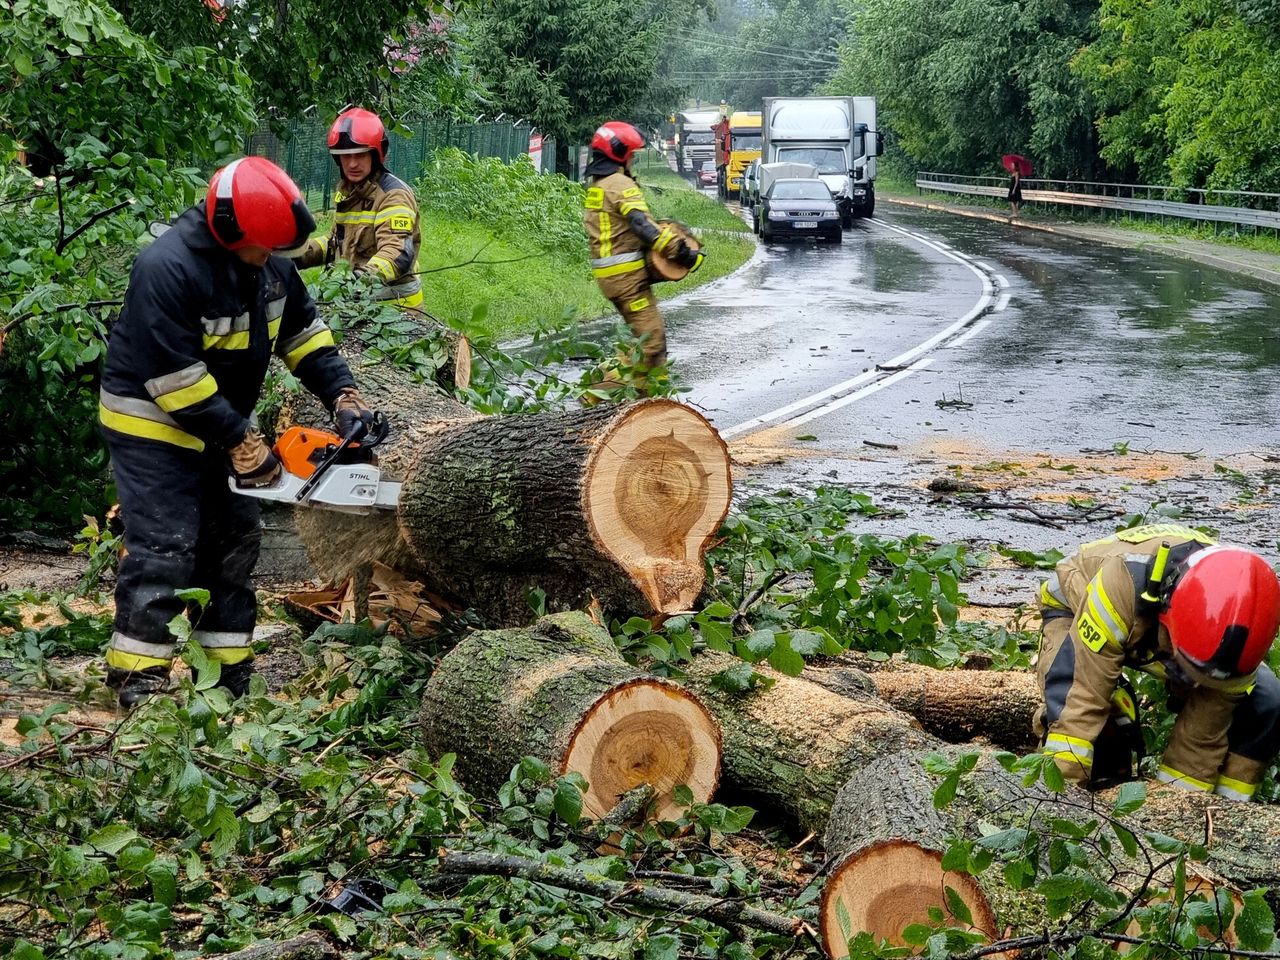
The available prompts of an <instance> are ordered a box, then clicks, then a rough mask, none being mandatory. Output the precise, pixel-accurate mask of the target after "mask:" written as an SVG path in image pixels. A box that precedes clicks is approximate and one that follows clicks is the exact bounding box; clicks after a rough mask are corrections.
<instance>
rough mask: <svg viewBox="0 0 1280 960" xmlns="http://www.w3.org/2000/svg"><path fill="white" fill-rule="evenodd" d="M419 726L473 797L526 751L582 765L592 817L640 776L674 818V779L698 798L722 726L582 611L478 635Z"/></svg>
mask: <svg viewBox="0 0 1280 960" xmlns="http://www.w3.org/2000/svg"><path fill="white" fill-rule="evenodd" d="M422 729H423V736H424V741H425V745H426V747H427V749H428V750H430V751H431V752H432V754H434V755H436V756H439V755H441V754H445V753H453V754H455V755H456V756H457V761H456V766H455V769H456V770H457V772H458V777H459V779H460V780H461V781H462V782H463V783H464V784H466V785H467V787H468V788H469V789H470V790H472V791H473V792H476V793H485V794H493V793H495V792H496V791H497V789H498V787H500V786H501V785H502V784H503V783H504V782H506V780H507V778H508V776H509V775H510V772H511V770H512V768H513V767H514V766H515V765H516V764H517V763H519V762H520V759H521V758H522V757H524V756H534V757H537V758H539V759H540V760H543V761H544V762H546V763H547V764H548V765H550V766H551V768H552V769H553V770H554V771H555V772H556V773H557V774H563V773H567V772H570V771H576V772H578V773H581V774H582V775H583V776H584V777H585V778H586V779H587V781H588V783H589V785H590V789H589V790H588V792H587V794H586V796H585V797H584V801H583V813H584V814H585V815H586V816H589V817H591V818H593V819H600V818H601V817H603V816H604V815H605V814H607V813H608V812H609V811H610V810H612V809H613V808H614V807H615V806H616V804H617V803H618V801H619V799H620V798H621V797H622V795H623V794H625V793H626V792H627V791H629V790H631V789H633V788H635V787H637V786H639V785H640V784H644V783H647V784H650V785H651V786H652V787H653V789H654V791H655V793H656V799H655V801H654V807H655V808H656V815H657V816H658V817H659V818H670V817H672V816H674V815H675V812H676V811H677V810H678V809H680V807H679V805H677V804H676V803H675V801H674V799H673V791H674V788H675V787H676V786H677V785H680V784H684V785H686V786H688V787H689V789H690V790H691V791H692V792H693V795H694V798H695V800H697V801H698V802H705V801H706V800H708V799H709V798H710V797H711V795H712V794H713V793H714V792H715V788H716V784H717V782H718V780H719V774H720V732H719V729H718V728H717V726H716V723H715V720H714V718H713V717H712V716H711V714H710V713H709V712H708V711H707V709H706V707H704V706H703V705H702V703H701V702H700V701H699V700H698V698H697V697H695V696H694V695H693V694H692V693H690V692H689V691H688V690H685V689H684V688H683V687H680V686H679V685H677V684H675V683H672V682H670V681H667V680H662V679H659V678H657V677H649V676H646V675H645V674H643V673H642V672H641V671H639V670H637V669H636V668H635V667H632V666H630V665H629V664H628V663H627V662H626V661H625V660H623V659H622V657H621V655H620V654H619V653H618V650H617V647H615V646H614V644H613V640H612V639H611V638H610V636H609V634H608V633H606V632H605V631H604V630H603V629H601V628H600V627H598V626H596V625H595V624H594V623H592V622H591V620H590V619H588V618H587V616H586V615H585V614H582V613H566V614H556V615H553V616H548V617H543V618H542V619H541V620H539V621H538V622H537V623H535V624H534V625H533V626H532V627H528V628H519V629H510V630H488V631H480V632H477V633H473V634H472V635H471V636H469V637H468V638H467V639H466V640H464V641H462V642H461V643H460V644H458V646H457V647H455V648H454V649H453V650H452V651H451V652H450V653H449V654H448V655H447V656H446V657H445V658H444V659H443V660H442V661H441V662H440V664H439V666H438V667H437V668H436V671H435V673H433V674H432V676H431V680H430V681H429V682H428V683H427V686H426V689H425V691H424V693H423V701H422Z"/></svg>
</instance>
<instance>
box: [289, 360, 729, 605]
mask: <svg viewBox="0 0 1280 960" xmlns="http://www.w3.org/2000/svg"><path fill="white" fill-rule="evenodd" d="M357 379H358V382H359V384H360V389H361V393H362V394H363V395H364V397H365V399H366V401H367V402H368V403H369V404H370V406H372V407H374V408H375V409H378V410H381V411H383V412H384V413H386V414H387V415H388V418H389V420H390V423H391V428H392V438H391V442H389V443H387V444H384V445H383V447H382V448H380V450H379V463H380V466H381V467H382V470H383V474H384V478H385V479H389V480H396V479H398V480H402V481H403V482H404V487H403V489H402V492H401V497H400V509H399V511H398V515H397V514H396V513H393V512H392V511H386V510H384V511H379V512H378V513H376V514H372V515H365V516H358V515H351V514H342V513H337V512H335V511H330V510H319V509H314V508H303V509H302V510H300V511H299V516H298V524H297V526H298V533H299V535H300V537H301V538H302V540H303V542H304V543H305V544H306V545H307V551H308V555H309V556H310V558H311V561H312V564H313V566H314V567H315V569H316V571H317V573H318V574H319V575H320V576H321V577H323V578H325V579H327V580H330V581H334V582H340V581H341V580H343V579H344V578H345V577H346V576H348V575H349V574H350V573H351V572H352V570H353V569H355V567H356V566H358V565H359V564H361V563H367V562H371V561H378V562H380V563H383V564H386V565H387V566H389V567H392V568H394V569H397V570H399V571H400V572H401V573H403V574H405V576H407V577H408V578H409V579H411V580H417V581H419V582H422V583H424V584H425V585H426V587H427V588H428V589H429V590H431V591H434V592H437V593H440V594H442V595H444V596H445V597H446V598H447V599H449V600H452V601H455V602H457V603H459V604H461V605H462V606H470V607H473V608H474V609H475V610H476V611H477V612H478V613H479V614H480V616H481V617H482V618H483V619H484V621H485V622H486V623H487V624H488V625H489V626H506V625H514V624H523V623H528V622H529V621H530V620H532V619H533V616H534V613H533V609H532V608H531V606H530V604H529V602H528V601H529V595H530V591H532V590H535V589H540V590H542V591H544V592H545V594H546V607H547V609H550V610H563V609H569V608H575V607H582V606H585V605H586V604H588V603H589V602H590V601H591V600H592V599H597V600H599V601H600V603H601V605H602V607H603V608H604V610H605V611H606V612H607V613H611V614H617V615H628V614H641V615H648V616H653V615H658V616H663V615H668V614H671V613H675V612H677V611H681V610H687V609H689V608H690V607H691V606H692V605H693V603H694V601H695V600H696V598H697V596H698V594H699V592H700V591H701V589H702V586H703V582H704V577H705V571H704V565H703V559H702V557H703V553H704V552H705V550H706V549H707V547H708V545H709V544H710V542H711V540H712V538H713V537H714V536H715V534H716V532H717V531H718V530H719V527H720V523H721V521H722V520H723V519H724V517H725V514H726V513H727V512H728V509H729V502H730V498H731V493H732V478H731V475H730V464H729V455H728V451H727V449H726V447H725V445H724V442H723V441H722V440H721V439H720V436H719V434H717V433H716V431H715V429H714V428H713V427H712V426H711V425H710V424H709V423H708V422H707V421H706V419H705V418H703V417H702V416H701V415H700V414H698V413H696V412H695V411H694V410H692V409H691V408H689V407H686V406H683V405H681V404H678V403H675V402H673V401H670V400H642V401H639V402H637V403H633V404H629V405H626V406H597V407H593V408H590V409H586V410H574V411H569V412H563V413H562V412H553V413H538V414H526V415H521V416H511V417H481V416H480V415H478V414H477V413H475V412H474V411H472V410H470V409H468V408H467V407H464V406H463V405H462V404H460V403H457V402H456V401H454V400H452V399H451V398H449V397H445V396H442V395H441V394H439V393H438V392H437V391H435V390H434V389H433V388H432V387H431V386H430V385H427V384H414V383H408V382H406V381H405V377H404V374H403V372H402V371H398V370H396V369H395V368H392V367H390V366H388V365H385V364H382V365H368V366H366V367H363V368H361V372H360V373H358V374H357ZM325 417H326V414H325V413H324V411H323V410H321V409H320V408H319V405H318V404H316V403H314V401H308V400H305V399H302V400H299V401H296V403H295V407H294V408H291V409H285V410H283V411H281V414H280V424H281V425H282V426H283V425H287V424H289V423H303V424H306V425H317V424H321V423H324V422H325Z"/></svg>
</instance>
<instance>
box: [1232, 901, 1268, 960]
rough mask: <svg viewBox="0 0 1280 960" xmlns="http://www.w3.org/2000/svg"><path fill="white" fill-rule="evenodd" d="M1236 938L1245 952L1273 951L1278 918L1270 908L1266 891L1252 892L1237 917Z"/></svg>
mask: <svg viewBox="0 0 1280 960" xmlns="http://www.w3.org/2000/svg"><path fill="white" fill-rule="evenodd" d="M1236 936H1237V937H1239V938H1240V946H1241V948H1242V949H1244V950H1259V951H1261V950H1271V949H1272V944H1273V942H1274V941H1275V936H1276V918H1275V914H1274V913H1272V912H1271V907H1270V906H1268V904H1267V900H1266V891H1265V890H1250V891H1249V892H1248V893H1246V894H1245V895H1244V906H1243V907H1242V908H1241V910H1240V914H1239V916H1237V917H1236Z"/></svg>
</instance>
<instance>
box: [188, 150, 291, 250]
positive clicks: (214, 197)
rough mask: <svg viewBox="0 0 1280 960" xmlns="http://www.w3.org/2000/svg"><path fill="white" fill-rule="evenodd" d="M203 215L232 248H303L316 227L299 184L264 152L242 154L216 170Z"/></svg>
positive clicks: (212, 228)
mask: <svg viewBox="0 0 1280 960" xmlns="http://www.w3.org/2000/svg"><path fill="white" fill-rule="evenodd" d="M205 218H206V219H207V221H208V223H209V229H210V230H212V231H213V235H214V237H215V238H216V239H217V241H218V243H220V244H222V245H223V246H224V247H226V248H227V249H228V250H239V249H240V248H241V247H266V248H267V249H268V250H276V251H290V250H293V249H295V248H298V247H301V246H302V245H303V244H304V243H306V242H307V237H309V236H310V235H311V231H313V230H315V228H316V221H315V219H314V218H313V217H312V216H311V211H310V210H308V209H307V204H306V201H305V200H303V199H302V192H301V191H300V190H298V185H297V184H295V183H294V182H293V181H292V180H290V179H289V175H288V174H287V173H285V172H284V171H283V170H281V169H280V168H279V167H277V166H276V165H275V164H274V163H272V162H271V161H270V160H268V159H267V158H266V157H241V158H240V159H239V160H233V161H232V162H231V163H229V164H227V165H226V166H225V167H223V168H222V169H221V170H219V171H218V172H217V173H215V174H214V175H213V179H212V180H210V181H209V192H208V194H206V195H205Z"/></svg>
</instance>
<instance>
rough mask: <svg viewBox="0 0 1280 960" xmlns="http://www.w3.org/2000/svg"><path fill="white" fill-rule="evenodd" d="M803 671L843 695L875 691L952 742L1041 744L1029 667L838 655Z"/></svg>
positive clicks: (1023, 748)
mask: <svg viewBox="0 0 1280 960" xmlns="http://www.w3.org/2000/svg"><path fill="white" fill-rule="evenodd" d="M867 668H870V672H867ZM804 675H805V678H806V679H808V680H812V681H813V682H814V683H817V684H821V685H822V686H824V687H826V688H828V689H829V690H834V691H836V692H837V693H841V694H843V693H846V692H850V691H865V690H868V689H870V690H873V691H874V692H875V693H877V694H878V695H879V696H880V697H882V698H883V699H884V700H886V701H887V702H889V703H890V704H892V705H893V706H895V707H897V708H898V709H899V710H901V711H903V712H904V713H909V714H911V716H913V717H915V718H916V719H917V720H919V721H920V725H921V726H922V727H924V729H925V730H927V731H928V732H929V733H932V734H933V735H934V736H935V737H938V738H939V739H942V740H946V741H947V742H948V743H969V742H971V741H973V740H975V739H980V740H984V741H986V742H987V743H990V744H992V745H993V746H997V747H1002V748H1004V749H1006V750H1012V751H1014V752H1016V753H1025V752H1027V751H1029V750H1031V749H1032V748H1034V747H1035V745H1036V737H1035V734H1034V733H1032V730H1031V722H1032V720H1033V718H1034V717H1035V715H1036V713H1037V712H1038V711H1039V710H1040V709H1041V706H1042V702H1041V699H1040V690H1039V687H1037V685H1036V679H1035V677H1034V676H1033V675H1032V674H1031V673H1030V672H1029V671H1000V670H936V669H934V668H933V667H926V666H921V665H920V664H914V663H904V662H902V661H898V660H890V661H887V662H884V663H882V664H874V663H872V662H867V661H859V662H858V666H851V665H849V662H848V661H847V660H846V658H845V657H838V658H833V659H831V660H828V661H826V662H824V663H821V664H819V665H812V664H811V665H810V666H808V667H806V668H805V673H804Z"/></svg>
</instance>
